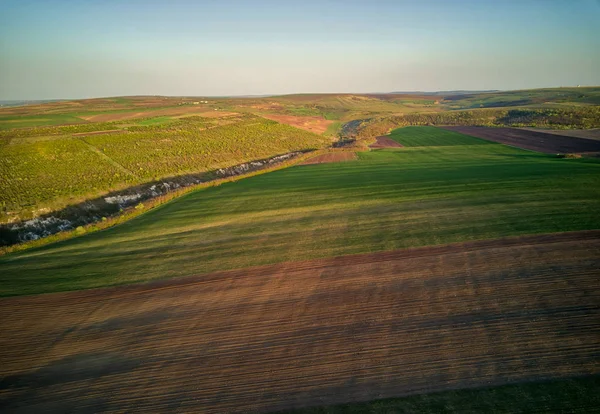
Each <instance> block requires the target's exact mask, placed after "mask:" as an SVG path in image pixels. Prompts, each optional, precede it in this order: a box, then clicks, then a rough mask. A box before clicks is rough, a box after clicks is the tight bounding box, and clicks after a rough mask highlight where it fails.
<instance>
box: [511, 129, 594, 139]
mask: <svg viewBox="0 0 600 414" xmlns="http://www.w3.org/2000/svg"><path fill="white" fill-rule="evenodd" d="M519 129H523V130H525V131H535V132H542V133H545V134H555V135H563V136H565V137H575V138H585V139H596V140H600V128H595V129H542V128H519Z"/></svg>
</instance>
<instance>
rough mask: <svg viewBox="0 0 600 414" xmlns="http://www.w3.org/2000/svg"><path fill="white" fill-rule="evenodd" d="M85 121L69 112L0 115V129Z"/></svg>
mask: <svg viewBox="0 0 600 414" xmlns="http://www.w3.org/2000/svg"><path fill="white" fill-rule="evenodd" d="M85 122H87V121H86V120H84V119H81V118H78V117H77V116H74V115H69V114H44V115H10V116H0V130H8V129H13V128H32V127H39V126H49V125H63V124H81V123H85Z"/></svg>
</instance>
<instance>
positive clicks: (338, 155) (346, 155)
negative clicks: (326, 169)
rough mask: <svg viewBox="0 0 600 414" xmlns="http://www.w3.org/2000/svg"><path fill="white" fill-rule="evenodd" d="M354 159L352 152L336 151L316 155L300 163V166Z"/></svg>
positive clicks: (354, 154) (354, 155)
mask: <svg viewBox="0 0 600 414" xmlns="http://www.w3.org/2000/svg"><path fill="white" fill-rule="evenodd" d="M355 159H356V153H354V152H352V151H336V152H328V153H326V154H321V155H317V156H316V157H312V158H309V159H307V160H306V161H304V162H302V163H301V164H300V165H310V164H324V163H329V162H342V161H352V160H355Z"/></svg>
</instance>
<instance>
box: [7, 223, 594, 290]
mask: <svg viewBox="0 0 600 414" xmlns="http://www.w3.org/2000/svg"><path fill="white" fill-rule="evenodd" d="M598 239H600V229H598V230H583V231H573V232H562V233H544V234H533V235H524V236H511V237H503V238H499V239H485V240H475V241H468V242H458V243H450V244H442V245H434V246H422V247H412V248H408V249H399V250H390V251H381V252H375V253H359V254H353V255H346V256H335V257H326V258H320V259H312V260H304V261H299V262H281V263H275V264H269V265H262V266H253V267H246V268H242V269H232V270H223V271H218V272H211V273H205V274H198V275H191V276H183V277H177V278H171V279H158V280H151V281H145V282H139V283H130V284H122V285H112V286H105V287H99V288H91V289H81V290H71V291H62V292H51V293H40V294H34V295H16V296H4V297H0V301H5V300H11V299H13V300H18V298H26V297H30V296H44V297H48V298H52V297H53V296H55V295H71V294H74V292H79V293H80V294H81V296H82V297H85V296H87V295H91V296H95V295H99V294H102V295H107V297H109V298H114V297H121V296H127V295H132V294H138V293H142V292H150V291H156V290H169V289H177V288H181V287H186V286H193V285H198V284H203V283H207V282H210V281H213V280H216V279H219V278H222V277H236V276H237V277H245V275H246V274H247V273H248V272H259V273H260V274H266V273H277V272H281V271H286V272H295V271H306V270H317V269H323V270H325V269H328V268H335V267H339V266H342V265H343V266H352V265H362V264H367V263H378V262H386V261H392V260H402V259H415V258H424V257H430V256H438V255H442V254H448V253H451V252H453V251H457V250H468V251H470V252H475V251H479V250H488V249H502V248H508V247H515V246H523V247H524V246H531V245H551V244H557V243H565V242H575V241H593V240H598Z"/></svg>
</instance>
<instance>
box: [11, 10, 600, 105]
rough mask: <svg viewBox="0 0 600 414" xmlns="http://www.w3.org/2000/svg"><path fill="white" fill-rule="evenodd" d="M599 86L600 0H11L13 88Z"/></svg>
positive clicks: (23, 93)
mask: <svg viewBox="0 0 600 414" xmlns="http://www.w3.org/2000/svg"><path fill="white" fill-rule="evenodd" d="M578 84H581V85H599V84H600V0H563V1H561V0H519V1H513V0H462V1H459V0H453V1H450V0H431V1H429V0H420V1H416V0H415V1H402V0H389V1H386V0H380V1H379V0H370V1H354V0H345V1H342V0H335V1H334V0H318V1H313V0H296V1H287V0H278V1H271V0H262V1H252V0H243V1H242V0H240V1H230V0H206V1H192V0H170V1H158V0H156V1H155V0H118V1H117V0H0V99H4V100H7V99H50V98H82V97H98V96H117V95H137V94H140V95H155V94H156V95H246V94H283V93H295V92H356V93H358V92H383V91H407V90H425V91H434V90H454V89H522V88H535V87H548V86H568V85H578Z"/></svg>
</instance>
